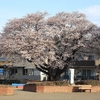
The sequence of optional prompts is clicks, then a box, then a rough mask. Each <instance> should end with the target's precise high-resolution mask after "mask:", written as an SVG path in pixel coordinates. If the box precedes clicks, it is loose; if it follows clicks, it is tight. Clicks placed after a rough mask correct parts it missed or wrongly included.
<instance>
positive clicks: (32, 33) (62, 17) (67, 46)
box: [0, 12, 95, 81]
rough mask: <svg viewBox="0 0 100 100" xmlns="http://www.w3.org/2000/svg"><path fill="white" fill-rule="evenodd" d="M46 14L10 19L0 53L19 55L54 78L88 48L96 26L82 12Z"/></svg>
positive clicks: (49, 77) (2, 38)
mask: <svg viewBox="0 0 100 100" xmlns="http://www.w3.org/2000/svg"><path fill="white" fill-rule="evenodd" d="M46 15H47V13H46V12H45V13H42V12H36V13H33V14H28V15H27V16H25V17H23V18H21V19H13V20H10V21H9V22H8V23H7V24H6V25H5V27H4V31H3V34H2V37H1V39H0V40H1V42H0V46H1V47H0V49H1V50H0V52H1V53H4V54H7V53H16V54H19V55H20V56H21V57H23V58H26V59H27V60H28V61H30V62H31V63H32V64H33V65H35V66H36V68H37V69H38V70H40V71H42V72H44V73H45V74H47V75H48V80H50V81H52V80H58V79H59V78H60V77H61V75H62V74H63V73H64V72H65V71H66V70H67V69H68V67H69V66H71V65H72V64H73V61H74V59H75V57H76V56H77V53H78V51H79V50H80V49H81V48H82V47H84V48H85V47H86V45H87V44H86V36H87V35H88V34H91V33H92V32H93V31H94V27H95V25H94V24H92V23H91V22H90V21H88V20H87V19H86V17H85V15H84V14H82V13H79V12H73V13H66V12H61V13H58V14H56V15H55V16H53V17H46ZM89 40H90V39H88V41H89Z"/></svg>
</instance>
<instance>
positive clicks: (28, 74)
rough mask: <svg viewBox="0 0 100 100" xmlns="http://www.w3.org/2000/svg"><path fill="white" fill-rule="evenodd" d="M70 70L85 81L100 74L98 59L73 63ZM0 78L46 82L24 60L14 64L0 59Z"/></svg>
mask: <svg viewBox="0 0 100 100" xmlns="http://www.w3.org/2000/svg"><path fill="white" fill-rule="evenodd" d="M70 68H73V69H74V70H75V72H74V74H75V77H76V76H79V77H82V78H84V79H87V78H88V77H90V76H95V75H96V73H97V72H100V59H99V60H88V59H87V58H85V59H84V60H80V61H75V63H74V65H73V66H71V67H70ZM0 78H1V79H18V80H24V79H26V80H40V81H44V80H47V76H46V75H45V74H44V73H42V72H40V71H39V70H37V69H36V68H35V66H34V65H33V64H32V63H29V62H28V61H25V60H18V61H16V62H13V63H12V62H10V61H6V59H4V58H0Z"/></svg>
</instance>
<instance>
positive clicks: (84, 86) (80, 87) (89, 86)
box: [79, 85, 92, 92]
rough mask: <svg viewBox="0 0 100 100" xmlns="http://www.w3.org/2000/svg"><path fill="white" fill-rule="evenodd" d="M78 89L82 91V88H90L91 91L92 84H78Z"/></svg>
mask: <svg viewBox="0 0 100 100" xmlns="http://www.w3.org/2000/svg"><path fill="white" fill-rule="evenodd" d="M79 90H81V92H82V91H83V90H90V92H91V90H92V86H91V85H80V86H79Z"/></svg>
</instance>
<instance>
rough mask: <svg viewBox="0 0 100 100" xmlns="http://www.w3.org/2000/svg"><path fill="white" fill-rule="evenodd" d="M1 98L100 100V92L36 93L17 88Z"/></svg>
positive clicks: (14, 99) (5, 99)
mask: <svg viewBox="0 0 100 100" xmlns="http://www.w3.org/2000/svg"><path fill="white" fill-rule="evenodd" d="M0 100H100V92H98V93H84V92H73V93H35V92H28V91H23V90H21V89H15V93H14V95H8V96H4V95H0Z"/></svg>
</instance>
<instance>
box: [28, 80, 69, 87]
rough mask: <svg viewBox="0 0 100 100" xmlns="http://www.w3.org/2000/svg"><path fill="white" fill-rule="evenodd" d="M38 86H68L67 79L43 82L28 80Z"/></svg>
mask: <svg viewBox="0 0 100 100" xmlns="http://www.w3.org/2000/svg"><path fill="white" fill-rule="evenodd" d="M27 84H34V85H38V86H68V81H45V82H28V83H27Z"/></svg>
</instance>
